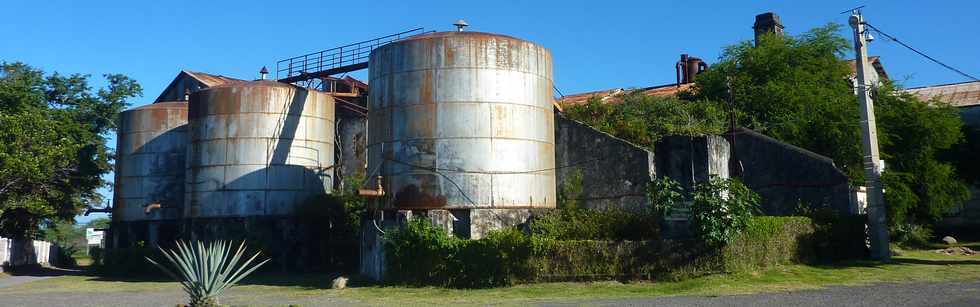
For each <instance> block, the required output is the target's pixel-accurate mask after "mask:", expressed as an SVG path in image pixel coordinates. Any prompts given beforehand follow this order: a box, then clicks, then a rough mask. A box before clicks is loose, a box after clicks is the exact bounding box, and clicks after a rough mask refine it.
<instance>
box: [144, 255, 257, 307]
mask: <svg viewBox="0 0 980 307" xmlns="http://www.w3.org/2000/svg"><path fill="white" fill-rule="evenodd" d="M231 250H232V246H231V243H230V242H226V241H217V242H211V243H209V244H207V245H205V244H204V243H202V242H196V243H192V242H183V241H177V248H176V249H173V250H166V249H163V248H160V251H161V252H163V256H164V257H166V258H167V260H168V261H169V262H170V264H172V265H173V266H174V267H176V268H177V272H179V273H180V275H179V276H178V274H174V271H172V270H170V269H169V268H167V266H165V265H162V264H160V263H158V262H156V261H154V260H153V259H150V258H149V257H146V260H149V261H150V263H153V265H155V266H157V267H158V268H160V270H162V271H163V272H164V273H166V274H167V275H170V277H172V278H173V279H176V280H177V281H178V282H180V284H181V285H182V286H183V287H184V291H185V292H187V295H188V296H190V306H191V307H203V306H218V296H219V295H221V291H224V290H225V289H228V288H230V287H232V286H234V285H235V284H236V283H238V282H239V281H241V280H242V278H245V276H247V275H248V274H251V273H252V272H254V271H255V270H256V269H258V268H259V267H260V266H262V265H263V264H265V263H266V262H268V261H269V260H268V259H266V260H265V261H262V262H259V263H258V264H255V265H254V266H251V267H249V264H251V263H252V261H254V260H255V258H256V257H258V256H259V253H258V252H256V253H255V255H252V257H251V258H248V260H246V261H245V262H244V263H240V262H241V260H242V259H243V258H242V256H243V254H244V253H245V242H242V244H241V245H239V246H238V251H236V252H235V253H234V255H232V254H231ZM229 256H231V257H230V258H229Z"/></svg>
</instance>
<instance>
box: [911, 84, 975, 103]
mask: <svg viewBox="0 0 980 307" xmlns="http://www.w3.org/2000/svg"><path fill="white" fill-rule="evenodd" d="M905 91H906V92H909V93H911V94H913V95H916V96H919V98H920V99H922V100H930V99H932V98H939V100H941V101H943V102H946V103H948V104H950V105H952V106H954V107H968V106H975V105H980V81H968V82H961V83H952V84H941V85H931V86H924V87H916V88H910V89H906V90H905Z"/></svg>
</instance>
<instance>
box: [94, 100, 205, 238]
mask: <svg viewBox="0 0 980 307" xmlns="http://www.w3.org/2000/svg"><path fill="white" fill-rule="evenodd" d="M119 118H120V122H119V123H120V125H119V130H118V135H117V138H116V171H115V188H114V189H113V214H112V219H113V221H114V222H133V221H147V220H162V219H177V218H179V217H180V210H179V208H180V207H181V206H182V205H183V200H184V161H185V156H186V154H187V103H185V102H160V103H154V104H149V105H145V106H141V107H138V108H134V109H130V110H126V111H124V112H122V113H121V114H120V115H119ZM151 205H159V207H158V206H152V207H149V206H151ZM148 207H149V208H148Z"/></svg>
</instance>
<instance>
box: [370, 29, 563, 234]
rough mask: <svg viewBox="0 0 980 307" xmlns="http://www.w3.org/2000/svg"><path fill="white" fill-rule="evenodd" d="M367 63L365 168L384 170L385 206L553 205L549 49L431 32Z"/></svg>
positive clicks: (386, 48)
mask: <svg viewBox="0 0 980 307" xmlns="http://www.w3.org/2000/svg"><path fill="white" fill-rule="evenodd" d="M369 67H370V73H369V75H370V81H369V82H368V84H369V86H370V92H371V95H370V96H369V113H368V116H369V120H368V127H369V131H368V155H369V162H368V164H369V166H368V170H369V172H375V173H377V174H381V175H383V176H384V180H385V190H386V192H387V193H389V194H388V195H389V197H388V201H390V203H389V204H390V205H393V207H395V208H404V209H531V208H554V207H555V200H556V199H555V189H556V187H555V146H554V144H555V136H554V131H555V130H554V115H553V112H554V111H553V99H554V98H553V96H552V88H553V86H552V64H551V53H550V52H549V51H548V50H547V49H545V48H544V47H542V46H540V45H537V44H535V43H532V42H529V41H525V40H521V39H517V38H513V37H510V36H505V35H498V34H490V33H479V32H461V31H460V32H438V33H430V34H424V35H419V36H414V37H411V38H408V39H404V40H401V41H397V42H393V43H390V44H387V45H384V46H382V47H379V48H377V49H375V50H374V51H372V52H371V57H370V64H369ZM376 168H377V169H379V171H375V169H376ZM481 211H486V210H481ZM511 211H513V210H511ZM474 223H476V221H474ZM474 227H475V226H474Z"/></svg>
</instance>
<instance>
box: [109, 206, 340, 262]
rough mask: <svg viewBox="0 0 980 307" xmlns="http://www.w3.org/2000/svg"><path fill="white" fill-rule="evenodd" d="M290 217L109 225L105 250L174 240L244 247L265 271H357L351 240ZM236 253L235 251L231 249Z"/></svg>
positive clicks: (229, 218)
mask: <svg viewBox="0 0 980 307" xmlns="http://www.w3.org/2000/svg"><path fill="white" fill-rule="evenodd" d="M324 227H328V225H325V224H322V225H314V224H312V223H309V222H304V221H302V220H301V219H300V218H297V217H295V216H252V217H223V218H195V219H184V220H180V221H178V220H165V221H139V222H117V223H113V224H112V227H111V232H112V233H111V234H110V237H111V238H110V240H109V242H110V244H109V248H131V247H145V248H150V247H155V246H162V247H165V248H169V247H171V246H173V242H175V241H176V240H191V241H194V240H200V241H205V242H210V241H215V240H231V241H233V242H235V244H238V243H240V242H242V241H243V240H244V241H245V243H246V245H247V246H248V249H249V252H248V253H249V254H251V253H252V252H254V251H256V250H258V251H260V252H261V253H262V255H261V256H260V258H270V259H271V261H270V262H269V264H266V265H265V266H266V267H265V268H264V269H265V270H274V271H284V272H308V271H321V272H345V271H353V270H355V269H356V267H357V263H356V262H357V244H358V241H357V239H356V238H353V239H349V240H336V239H334V240H330V239H329V238H326V237H325V235H324V232H323V228H324ZM236 247H237V246H236Z"/></svg>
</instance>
